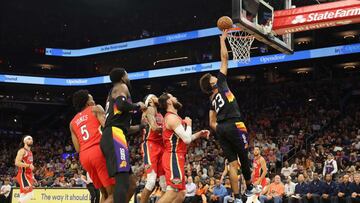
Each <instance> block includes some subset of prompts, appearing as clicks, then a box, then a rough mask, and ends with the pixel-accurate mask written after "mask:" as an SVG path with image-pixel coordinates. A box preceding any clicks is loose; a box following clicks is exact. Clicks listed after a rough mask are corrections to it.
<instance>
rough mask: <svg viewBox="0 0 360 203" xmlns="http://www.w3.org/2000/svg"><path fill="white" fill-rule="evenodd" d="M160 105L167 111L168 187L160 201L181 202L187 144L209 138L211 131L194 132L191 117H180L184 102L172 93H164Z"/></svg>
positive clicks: (164, 166)
mask: <svg viewBox="0 0 360 203" xmlns="http://www.w3.org/2000/svg"><path fill="white" fill-rule="evenodd" d="M159 106H160V108H162V109H164V110H165V111H166V115H165V117H164V124H163V133H162V135H163V140H164V149H165V150H164V154H163V157H162V162H163V168H164V170H165V177H166V185H167V188H166V192H165V194H164V195H163V196H162V197H161V198H160V200H159V202H158V203H173V202H175V203H181V202H183V201H184V198H185V193H184V192H183V191H184V190H185V168H184V167H185V156H186V151H187V149H186V145H187V144H190V143H191V142H192V141H194V140H196V139H198V138H200V137H205V138H208V136H209V134H210V132H209V131H208V130H201V131H199V132H197V133H195V134H192V129H191V125H192V121H191V119H190V118H188V117H186V118H185V120H183V119H181V118H180V116H179V115H178V114H177V112H178V110H180V109H181V107H182V104H181V103H180V102H178V100H177V99H176V97H174V96H172V95H171V94H168V93H164V94H162V95H161V96H160V98H159Z"/></svg>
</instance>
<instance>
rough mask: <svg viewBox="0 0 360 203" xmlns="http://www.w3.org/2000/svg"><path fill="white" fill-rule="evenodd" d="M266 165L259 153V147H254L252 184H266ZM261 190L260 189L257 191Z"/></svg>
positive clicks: (263, 185)
mask: <svg viewBox="0 0 360 203" xmlns="http://www.w3.org/2000/svg"><path fill="white" fill-rule="evenodd" d="M266 174H267V167H266V161H265V159H264V157H262V156H261V154H260V148H259V147H254V161H253V172H252V181H253V184H254V186H257V185H261V186H262V188H264V187H265V186H266V178H265V176H266ZM258 192H261V191H258Z"/></svg>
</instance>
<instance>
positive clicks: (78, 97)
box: [72, 90, 89, 112]
mask: <svg viewBox="0 0 360 203" xmlns="http://www.w3.org/2000/svg"><path fill="white" fill-rule="evenodd" d="M88 100H89V91H88V90H79V91H77V92H75V93H74V94H73V98H72V101H73V106H74V108H75V110H76V111H77V112H80V111H81V110H82V109H83V108H84V107H85V106H86V103H87V102H88Z"/></svg>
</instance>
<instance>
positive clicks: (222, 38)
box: [220, 30, 228, 41]
mask: <svg viewBox="0 0 360 203" xmlns="http://www.w3.org/2000/svg"><path fill="white" fill-rule="evenodd" d="M227 31H228V30H224V31H223V32H222V34H221V36H220V40H222V41H225V40H226V38H227V36H228V33H227Z"/></svg>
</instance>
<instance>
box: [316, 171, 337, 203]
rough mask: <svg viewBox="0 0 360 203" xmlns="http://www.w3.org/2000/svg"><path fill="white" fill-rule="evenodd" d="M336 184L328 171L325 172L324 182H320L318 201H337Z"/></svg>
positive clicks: (334, 202) (335, 202) (332, 202)
mask: <svg viewBox="0 0 360 203" xmlns="http://www.w3.org/2000/svg"><path fill="white" fill-rule="evenodd" d="M338 191H339V189H338V185H337V183H336V182H335V181H333V180H332V176H331V174H330V173H328V174H326V176H325V182H324V183H323V184H322V190H321V192H322V195H321V198H320V202H331V203H337V200H338V198H337V194H338Z"/></svg>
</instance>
